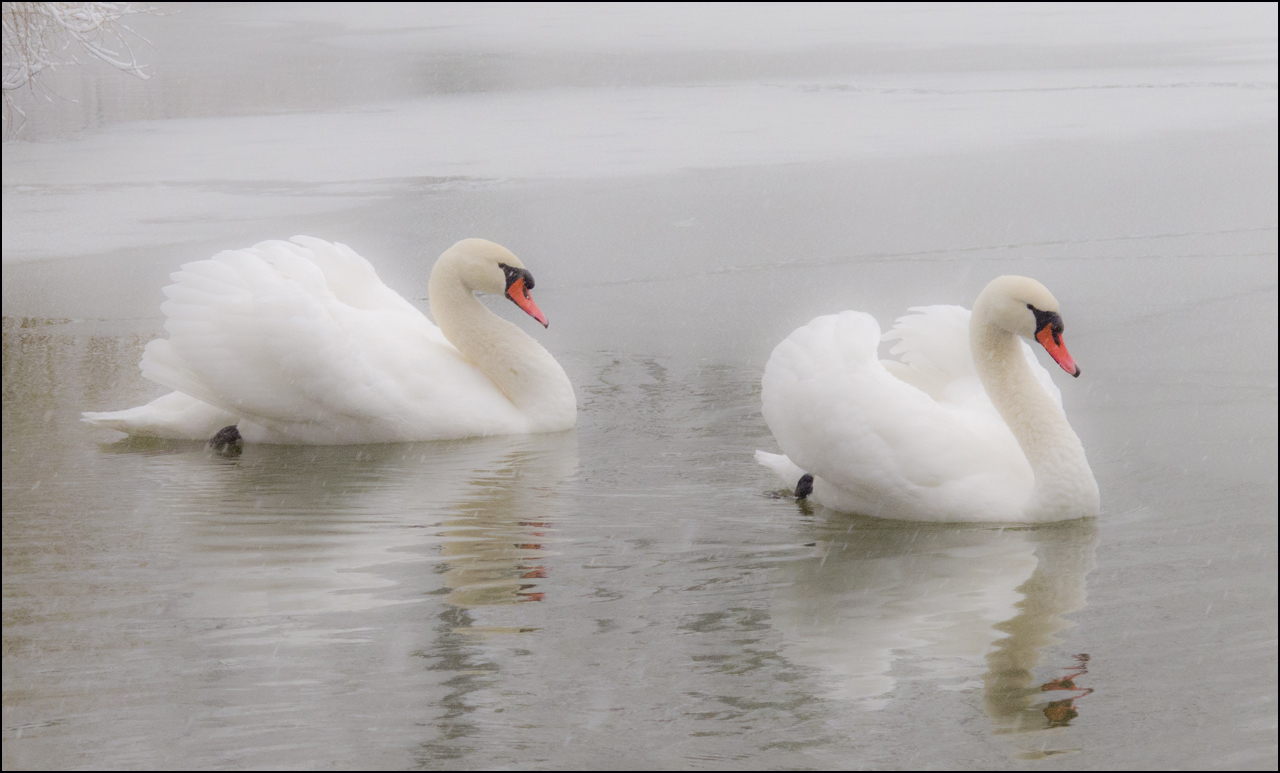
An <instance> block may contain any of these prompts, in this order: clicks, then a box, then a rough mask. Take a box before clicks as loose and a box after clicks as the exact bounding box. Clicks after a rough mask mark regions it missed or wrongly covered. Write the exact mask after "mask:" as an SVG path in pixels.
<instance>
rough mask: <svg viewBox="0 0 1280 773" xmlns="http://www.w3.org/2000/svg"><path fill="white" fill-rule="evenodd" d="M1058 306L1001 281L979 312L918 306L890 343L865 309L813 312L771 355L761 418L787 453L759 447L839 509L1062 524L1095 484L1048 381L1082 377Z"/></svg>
mask: <svg viewBox="0 0 1280 773" xmlns="http://www.w3.org/2000/svg"><path fill="white" fill-rule="evenodd" d="M1058 308H1059V307H1058V301H1057V300H1055V299H1054V297H1053V295H1052V294H1050V292H1049V291H1048V290H1047V289H1045V287H1044V285H1042V284H1040V283H1039V282H1037V281H1035V280H1034V279H1028V278H1026V277H1019V276H1002V277H998V278H996V279H994V280H992V282H991V283H990V284H988V285H987V286H986V289H984V290H983V291H982V293H981V294H980V295H979V296H978V300H977V301H976V302H975V303H974V305H973V313H972V317H971V315H970V313H969V311H967V310H966V309H963V308H960V307H959V306H925V307H919V308H914V309H912V311H915V312H917V313H916V314H912V315H908V316H905V317H902V318H901V319H899V320H898V322H897V324H896V325H895V326H894V327H893V329H892V330H890V331H889V332H888V333H887V334H886V335H885V336H884V337H883V338H884V340H896V341H897V342H898V343H897V344H896V345H895V346H894V347H893V349H892V350H891V353H893V354H899V355H901V361H900V362H896V361H881V360H880V359H878V358H877V355H876V349H877V347H878V345H879V343H880V341H881V335H880V326H879V325H878V324H876V321H875V319H874V318H872V317H871V316H870V315H869V314H864V313H861V312H856V311H846V312H843V313H841V314H835V315H831V316H825V317H818V318H817V319H815V320H813V321H812V322H810V323H809V324H807V325H805V326H804V327H802V328H800V329H798V330H796V331H795V332H794V333H792V334H791V335H790V336H788V337H787V339H786V340H785V341H783V342H782V343H781V344H779V345H778V346H777V348H776V349H774V350H773V355H772V356H771V357H770V358H769V363H768V365H766V366H765V371H764V379H763V391H762V394H761V400H762V402H763V410H764V418H765V421H766V422H768V424H769V428H770V429H771V430H773V435H774V437H775V438H776V439H777V441H778V445H779V446H781V447H782V451H783V453H784V454H785V455H778V454H769V453H765V452H763V451H757V452H756V459H757V461H759V462H760V463H761V464H763V465H764V466H766V467H769V468H770V469H772V470H774V471H775V472H776V473H777V474H778V475H779V477H781V478H782V479H783V481H784V482H785V483H786V484H787V485H788V486H789V487H792V488H797V486H798V484H800V482H801V479H802V477H803V476H805V475H806V474H808V475H812V479H811V480H805V481H804V482H803V485H799V488H798V489H797V492H796V493H797V495H798V496H803V495H805V494H806V493H808V492H807V491H806V489H808V488H809V484H811V486H812V496H813V498H814V499H815V500H816V501H817V502H818V503H820V504H822V505H825V506H827V507H830V508H832V509H835V510H841V511H845V512H854V513H859V514H862V515H869V516H876V517H882V518H898V519H903V520H915V521H970V522H974V521H998V522H1045V521H1060V520H1067V519H1072V518H1081V517H1084V516H1092V515H1097V513H1098V505H1099V498H1098V484H1097V482H1096V481H1095V480H1094V477H1093V471H1092V470H1091V469H1090V468H1089V462H1088V461H1087V460H1086V459H1085V454H1084V448H1083V447H1082V446H1081V444H1080V439H1079V438H1078V437H1077V436H1076V433H1075V432H1074V431H1073V430H1072V429H1071V425H1070V424H1068V423H1067V417H1066V415H1065V414H1063V412H1062V396H1061V394H1060V393H1059V392H1058V389H1057V387H1055V386H1054V385H1053V381H1052V380H1051V379H1050V377H1049V373H1048V372H1047V371H1046V370H1045V369H1044V368H1043V367H1041V366H1040V364H1039V363H1038V362H1037V361H1036V358H1035V354H1034V352H1032V351H1031V347H1029V346H1027V345H1026V344H1025V343H1024V342H1022V341H1020V340H1019V338H1018V337H1019V336H1022V337H1024V338H1030V339H1034V340H1036V341H1038V342H1040V344H1041V345H1042V346H1044V348H1045V349H1046V350H1047V351H1048V352H1049V354H1050V356H1052V357H1053V359H1054V360H1055V361H1056V362H1057V363H1058V364H1059V365H1060V366H1061V367H1062V369H1063V370H1065V371H1067V372H1068V373H1070V374H1071V375H1073V376H1078V375H1080V369H1079V368H1078V367H1077V366H1076V364H1075V362H1074V360H1072V358H1071V355H1070V354H1068V353H1067V349H1066V346H1065V345H1064V344H1063V342H1062V329H1063V325H1062V318H1061V317H1059V316H1058Z"/></svg>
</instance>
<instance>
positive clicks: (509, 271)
mask: <svg viewBox="0 0 1280 773" xmlns="http://www.w3.org/2000/svg"><path fill="white" fill-rule="evenodd" d="M498 267H499V268H501V269H502V273H504V274H506V275H507V289H508V290H509V289H511V285H512V284H514V283H515V281H516V280H517V279H520V278H521V277H524V289H525V295H526V296H527V295H528V294H529V293H528V291H529V290H532V289H533V274H530V273H529V269H527V268H512V267H511V266H508V265H507V264H506V263H499V264H498Z"/></svg>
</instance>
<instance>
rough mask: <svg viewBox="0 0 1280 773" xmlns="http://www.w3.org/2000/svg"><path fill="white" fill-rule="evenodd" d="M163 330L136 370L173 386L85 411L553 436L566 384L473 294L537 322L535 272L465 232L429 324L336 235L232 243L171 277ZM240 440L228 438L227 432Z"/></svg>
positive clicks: (444, 271) (310, 428) (364, 439)
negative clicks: (503, 301)
mask: <svg viewBox="0 0 1280 773" xmlns="http://www.w3.org/2000/svg"><path fill="white" fill-rule="evenodd" d="M172 278H173V280H174V284H172V285H169V286H168V287H166V288H165V290H164V292H165V295H167V296H168V298H169V299H168V300H167V301H165V302H164V303H163V304H162V305H161V307H160V308H161V310H162V311H163V312H164V314H165V317H166V320H165V325H164V326H165V330H166V331H167V332H168V334H169V337H168V338H161V339H157V340H154V341H151V342H150V343H148V344H147V346H146V349H145V350H144V353H143V355H142V361H141V362H140V363H139V367H140V368H141V369H142V375H143V376H145V377H146V378H148V379H150V380H152V381H155V382H156V383H159V384H162V385H164V386H167V387H170V388H171V389H174V390H176V391H174V392H171V393H169V394H166V395H164V396H162V397H159V398H157V399H155V400H153V401H152V402H150V403H148V404H146V405H142V406H138V407H136V408H130V409H128V410H123V411H114V412H103V413H96V412H85V413H83V414H82V417H83V418H82V420H83V421H86V422H88V423H90V424H94V425H97V426H100V427H107V428H110V429H115V430H120V431H122V432H127V433H129V434H130V435H143V436H150V437H161V438H173V439H190V440H195V439H200V440H203V439H206V438H208V437H209V436H210V435H212V434H214V433H215V432H218V431H219V429H220V428H223V427H226V425H236V427H237V428H238V430H239V433H240V435H241V436H243V438H244V440H245V441H246V442H250V443H296V444H306V445H334V444H344V443H391V442H407V441H418V440H439V439H445V438H461V437H472V436H478V435H506V434H521V433H533V432H557V431H560V430H566V429H569V428H571V427H573V426H574V424H575V423H576V421H577V400H576V398H575V396H574V392H573V385H572V384H570V383H569V377H568V376H567V375H565V372H564V369H563V368H561V367H560V364H559V363H558V362H556V360H555V358H554V357H552V356H551V354H550V353H549V352H548V351H547V350H546V349H544V348H543V347H542V346H540V345H539V344H538V342H537V341H535V340H534V339H533V338H532V337H531V336H529V335H528V334H527V333H525V332H524V331H522V330H520V329H519V328H518V327H516V326H515V325H513V324H511V323H510V322H507V321H506V320H503V319H502V318H500V317H498V316H497V315H496V314H494V313H493V312H491V311H489V310H488V309H487V308H485V306H484V305H483V304H482V303H481V302H480V300H479V298H478V297H477V293H492V294H499V293H501V294H503V295H505V296H507V297H508V298H510V299H511V300H512V301H514V302H515V304H516V305H517V306H519V307H520V308H521V309H523V310H524V311H525V313H527V314H528V315H529V316H531V317H533V318H534V319H536V320H537V321H538V322H539V323H541V324H542V325H543V327H546V326H547V319H546V317H545V316H544V315H543V313H542V311H541V310H540V309H539V308H538V306H537V305H536V304H535V303H534V302H533V299H532V298H531V297H530V296H529V290H531V289H532V288H533V285H534V282H533V275H532V274H530V273H529V271H528V269H526V268H525V267H524V265H523V264H522V263H521V262H520V260H519V259H518V258H516V256H515V255H513V254H511V252H510V251H508V250H507V249H506V248H505V247H502V246H501V245H498V244H495V243H493V242H490V241H485V240H484V239H464V240H462V241H460V242H458V243H457V244H455V245H453V246H452V247H450V248H449V249H447V250H445V252H444V253H443V254H442V255H441V256H440V258H439V259H438V260H437V261H436V264H435V266H433V267H432V269H431V279H430V281H429V283H428V286H427V293H428V296H429V302H430V305H431V312H432V314H433V315H434V317H435V320H436V322H437V323H438V324H439V327H437V326H436V325H433V324H432V323H431V322H430V321H429V320H428V319H427V318H426V317H425V316H424V315H423V314H422V312H420V311H418V309H417V308H415V307H414V306H413V305H411V304H410V303H409V302H408V301H406V300H405V299H404V298H402V297H400V295H399V294H397V293H396V292H395V291H393V290H391V289H390V288H388V287H387V286H386V285H385V284H383V283H382V281H381V280H380V279H379V278H378V275H377V272H375V271H374V269H373V266H372V265H371V264H370V263H369V261H367V260H365V259H364V258H362V257H360V256H359V255H358V254H356V253H355V252H354V251H353V250H352V249H351V248H350V247H347V246H346V245H344V244H338V243H330V242H326V241H324V240H321V239H316V238H312V237H307V236H296V237H294V238H293V239H291V240H290V241H288V242H285V241H266V242H262V243H260V244H257V245H254V246H253V247H249V248H247V249H240V250H226V251H223V252H220V253H218V254H217V255H215V256H214V257H213V258H211V259H209V260H201V261H196V262H193V263H187V264H185V265H183V266H182V270H180V271H178V272H176V273H174V274H172ZM232 434H234V433H232Z"/></svg>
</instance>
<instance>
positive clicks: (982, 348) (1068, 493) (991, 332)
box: [969, 308, 1097, 515]
mask: <svg viewBox="0 0 1280 773" xmlns="http://www.w3.org/2000/svg"><path fill="white" fill-rule="evenodd" d="M981 311H982V310H981V309H980V308H975V309H974V313H973V317H972V321H971V323H970V327H969V338H970V348H971V350H972V352H973V360H974V366H975V367H976V368H977V371H978V377H979V378H980V379H981V380H982V385H983V386H984V387H985V388H986V391H987V395H988V396H989V397H990V398H991V403H992V405H994V406H995V408H996V410H997V411H999V413H1000V416H1001V418H1003V419H1004V422H1005V424H1007V425H1008V427H1009V430H1010V431H1011V432H1012V433H1013V436H1014V437H1015V438H1016V439H1017V441H1018V445H1019V446H1020V447H1021V448H1022V452H1023V454H1024V455H1025V456H1026V458H1027V462H1028V463H1029V464H1030V465H1031V470H1032V472H1033V473H1034V475H1035V486H1034V488H1033V490H1032V494H1031V499H1030V502H1029V503H1028V509H1029V510H1033V511H1034V510H1059V509H1062V508H1066V507H1073V506H1079V504H1080V500H1081V497H1082V496H1083V497H1086V498H1087V497H1089V496H1090V494H1089V493H1088V492H1089V491H1090V490H1092V492H1093V493H1092V495H1091V496H1092V497H1093V499H1094V500H1095V504H1094V505H1093V507H1092V512H1089V513H1081V514H1090V515H1092V514H1096V512H1097V506H1096V498H1097V483H1096V482H1095V481H1094V479H1093V472H1092V471H1091V470H1090V468H1089V464H1088V461H1087V460H1086V459H1085V456H1084V447H1083V446H1082V445H1081V443H1080V438H1079V437H1077V436H1076V433H1075V431H1074V430H1072V429H1071V425H1070V423H1068V422H1067V417H1066V414H1064V413H1063V412H1062V409H1061V408H1060V407H1059V406H1058V404H1057V403H1056V402H1055V401H1054V399H1053V398H1052V397H1050V396H1049V393H1048V392H1046V391H1045V390H1044V388H1043V387H1041V386H1040V384H1039V383H1038V382H1037V381H1036V377H1035V374H1034V373H1033V372H1032V371H1031V365H1030V363H1029V362H1028V361H1027V356H1026V354H1025V351H1024V348H1023V345H1022V341H1021V339H1020V338H1019V337H1018V336H1017V335H1015V334H1014V333H1011V332H1009V331H1008V330H1005V329H1004V328H1002V327H999V326H998V325H995V324H992V323H991V322H990V321H989V320H988V319H987V318H986V315H983V314H982V313H981ZM1085 509H1088V507H1087V503H1086V508H1085Z"/></svg>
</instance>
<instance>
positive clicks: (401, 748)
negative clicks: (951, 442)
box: [3, 5, 1277, 769]
mask: <svg viewBox="0 0 1280 773" xmlns="http://www.w3.org/2000/svg"><path fill="white" fill-rule="evenodd" d="M161 10H162V11H163V14H159V15H151V16H139V17H133V18H132V20H131V24H132V25H133V26H134V28H135V29H136V30H137V31H138V32H139V33H140V34H141V35H143V36H145V38H146V39H147V40H148V41H150V45H147V44H141V43H139V44H137V45H135V50H136V51H137V52H138V54H139V58H140V59H142V60H143V61H147V62H149V64H150V66H151V67H152V71H153V73H154V76H153V78H152V79H151V80H149V81H137V80H134V79H131V78H128V77H127V76H125V75H122V74H120V73H117V72H114V71H111V70H109V69H107V68H101V69H97V68H92V67H87V66H86V67H80V68H67V69H64V70H62V71H59V72H57V73H55V76H54V77H53V78H51V79H50V80H49V81H48V88H49V89H50V91H51V92H54V93H56V94H57V95H58V96H57V97H56V98H55V99H54V101H52V102H43V103H39V104H37V103H36V101H34V100H31V101H28V102H26V103H24V105H23V106H24V110H26V111H27V122H26V124H25V125H24V126H23V127H21V129H20V130H19V132H18V133H17V135H16V141H13V142H9V143H6V144H5V145H4V148H3V154H4V159H3V161H4V163H3V184H4V187H3V213H4V229H3V256H4V262H3V272H4V276H3V279H4V281H3V305H4V317H5V319H4V331H3V335H4V338H3V342H4V390H5V399H4V407H3V410H4V414H3V419H4V421H3V433H4V435H3V443H4V454H3V474H4V489H3V491H4V494H3V496H4V501H3V510H4V520H3V556H4V589H5V603H4V610H5V612H4V614H5V617H4V668H3V680H4V709H3V712H4V713H3V719H4V721H3V733H4V735H3V738H4V752H3V754H4V765H5V767H6V768H31V767H63V768H65V767H89V766H94V767H113V768H121V767H165V768H168V767H181V768H186V767H208V766H215V765H217V766H223V767H232V766H234V767H285V766H288V767H318V766H355V765H360V766H375V765H376V766H384V767H396V768H405V767H463V766H465V767H482V766H483V767H495V766H511V767H601V766H614V767H617V766H623V765H626V766H628V767H637V766H643V767H667V768H677V767H696V766H703V765H710V766H717V767H762V766H770V767H789V768H795V767H824V768H833V767H841V768H848V767H873V766H874V767H888V766H898V767H923V766H930V767H953V768H983V767H985V768H1022V767H1026V766H1027V765H1028V764H1030V763H1031V762H1032V761H1036V762H1035V764H1036V765H1037V766H1038V767H1049V768H1056V767H1070V768H1128V767H1132V768H1150V767H1175V766H1176V767H1199V768H1269V769H1274V767H1275V765H1276V742H1275V726H1276V649H1275V646H1276V645H1275V642H1276V577H1277V572H1276V540H1277V534H1276V531H1277V529H1276V523H1277V518H1276V508H1277V497H1276V465H1277V455H1276V442H1277V431H1276V430H1277V414H1276V384H1277V382H1276V372H1277V368H1276V356H1277V355H1276V346H1275V342H1276V338H1277V297H1276V287H1277V283H1276V273H1277V269H1276V252H1277V249H1276V226H1277V222H1276V221H1277V214H1276V213H1277V158H1276V152H1277V151H1276V148H1277V112H1276V105H1277V102H1276V83H1277V77H1276V62H1277V58H1276V32H1275V30H1276V15H1275V13H1276V12H1275V7H1274V6H1227V7H1221V6H1219V5H1213V6H1189V7H1188V6H1179V7H1161V8H1157V9H1155V10H1152V9H1151V8H1149V7H1148V6H1145V5H1144V6H1122V7H1112V6H1073V7H1064V6H1027V7H1018V8H1012V9H1001V8H993V7H966V6H961V7H952V6H943V7H938V6H905V7H870V8H866V7H861V6H858V7H835V8H828V7H826V6H813V7H801V8H793V7H789V6H788V7H773V6H764V7H727V8H726V7H721V6H705V7H704V6H699V7H689V8H671V7H658V8H650V7H649V6H642V7H632V8H622V9H619V8H611V7H589V8H577V7H560V6H535V7H525V6H516V7H513V8H503V9H501V11H495V10H494V9H492V8H486V7H483V6H443V7H441V6H423V7H415V8H410V9H407V10H406V9H397V8H394V7H392V6H364V5H360V6H356V5H351V6H344V5H337V6H295V5H263V6H247V7H241V6H235V7H230V6H200V5H194V6H174V7H170V6H161ZM135 43H136V41H135ZM72 100H74V101H72ZM297 233H305V234H310V235H313V236H318V237H321V238H325V239H330V240H335V241H341V242H344V243H346V244H349V245H351V246H352V247H353V248H354V249H356V250H357V251H358V252H360V253H361V254H363V255H364V256H365V257H367V258H369V259H370V260H371V261H372V262H373V263H374V265H375V266H376V267H377V268H378V270H379V272H380V275H381V276H382V278H383V279H384V280H385V281H386V282H387V284H388V285H390V286H391V287H392V288H394V289H396V290H398V291H400V292H401V294H403V295H404V296H405V297H406V298H409V299H410V300H413V301H415V302H417V303H418V304H419V305H420V306H421V307H422V308H424V309H425V305H426V304H425V297H426V282H427V276H428V274H429V271H430V267H431V264H432V262H433V261H434V259H435V257H436V256H437V255H438V254H439V253H440V252H441V251H442V250H443V249H444V248H446V247H447V246H448V245H450V244H452V243H453V242H454V241H456V240H458V239H460V238H463V237H467V236H482V237H484V238H488V239H492V240H495V241H498V242H500V243H502V244H504V245H506V246H507V247H509V248H511V249H512V250H513V251H514V252H515V253H516V254H517V255H519V256H520V257H521V258H522V259H523V260H524V262H525V263H526V264H527V265H528V266H529V268H530V269H531V270H532V271H533V272H534V274H535V276H536V277H537V279H538V285H537V291H536V295H537V299H538V303H539V304H540V306H541V307H542V309H543V310H544V311H545V312H546V313H547V315H548V317H549V318H550V321H551V327H550V328H549V329H548V330H546V331H541V330H538V331H536V332H535V335H537V336H538V338H539V340H540V341H542V342H543V343H544V345H546V346H547V348H548V349H549V350H550V351H552V352H553V353H554V354H556V356H557V357H558V358H559V359H560V360H561V362H562V363H563V364H564V365H565V367H566V369H567V370H568V372H569V375H570V377H571V378H572V379H573V381H574V384H575V387H576V389H577V392H578V398H579V409H580V418H579V427H578V429H577V430H575V431H573V432H571V433H566V434H562V435H554V436H540V437H523V438H521V437H514V438H490V439H477V440H468V441H457V442H450V443H428V444H409V445H399V446H359V447H339V448H302V447H273V446H250V447H249V448H248V449H247V450H246V451H245V453H244V455H243V456H242V457H240V458H239V459H238V460H225V459H217V458H213V457H210V456H208V455H207V454H206V453H205V452H204V451H203V449H202V448H200V447H199V446H198V445H196V444H181V443H161V442H145V441H120V437H121V436H120V435H119V434H118V433H112V432H109V431H105V430H101V429H96V428H93V427H89V426H86V425H84V424H81V423H79V422H78V421H77V418H78V414H79V412H80V411H82V410H111V409H117V408H123V407H128V406H132V405H136V404H138V403H140V402H143V401H145V400H148V399H150V398H151V397H154V396H156V395H158V394H160V393H162V391H164V390H163V389H162V388H160V387H158V386H157V385H154V384H151V383H149V382H147V381H145V380H143V379H142V378H141V376H140V374H139V373H138V370H137V366H136V364H137V360H138V357H139V355H140V353H141V348H142V346H143V345H144V344H145V343H146V341H148V340H150V339H151V338H152V337H155V336H156V335H160V334H162V332H163V331H162V330H161V324H162V322H163V319H162V318H161V317H160V315H159V311H158V307H159V304H160V302H161V300H163V295H162V293H161V288H162V287H163V286H164V285H165V284H166V283H167V281H168V280H167V276H168V274H169V273H170V272H172V271H174V270H176V269H177V267H178V266H179V265H180V264H181V263H183V262H186V261H189V260H197V259H202V258H206V257H209V256H210V255H212V254H214V253H215V252H217V251H219V250H221V249H225V248H231V247H242V246H248V245H250V244H253V243H255V242H257V241H260V240H262V239H268V238H287V237H289V236H292V235H294V234H297ZM1001 273H1019V274H1026V275H1029V276H1034V277H1036V278H1038V279H1040V280H1041V281H1043V282H1044V283H1045V284H1046V285H1047V286H1049V287H1050V288H1051V289H1052V290H1053V292H1054V294H1055V295H1056V296H1057V297H1058V299H1059V300H1060V301H1061V302H1062V307H1063V308H1062V313H1063V317H1064V319H1065V321H1066V323H1067V337H1068V340H1069V341H1070V347H1071V351H1072V353H1073V354H1074V355H1075V357H1076V359H1077V361H1078V362H1080V364H1081V366H1082V368H1083V375H1082V377H1081V378H1080V379H1079V380H1072V379H1069V378H1066V377H1065V375H1064V374H1061V373H1058V374H1057V380H1058V382H1059V386H1060V387H1061V388H1062V390H1063V397H1064V402H1065V405H1066V409H1067V413H1068V416H1069V417H1070V418H1071V420H1072V423H1073V426H1074V427H1075V428H1076V430H1077V432H1078V433H1079V434H1080V436H1081V439H1082V440H1083V442H1084V444H1085V448H1086V449H1087V451H1088V453H1089V458H1090V461H1091V463H1092V465H1093V468H1094V471H1095V474H1096V476H1097V478H1098V481H1099V484H1100V486H1101V489H1102V497H1103V513H1102V515H1101V516H1100V517H1099V518H1098V519H1096V520H1089V521H1085V522H1077V523H1068V524H1059V525H1056V526H1052V527H1047V528H1045V527H1042V528H1018V529H1011V528H1000V527H998V526H990V527H973V526H966V527H951V526H933V527H929V526H921V525H918V524H901V523H896V522H891V521H879V520H874V519H868V518H860V517H856V516H848V515H842V514H837V513H831V512H826V511H822V510H820V509H819V510H810V509H807V508H804V507H798V506H797V505H796V504H795V503H794V502H793V501H790V500H787V499H780V498H773V497H770V496H768V494H769V493H770V492H771V491H772V490H773V488H774V486H775V482H774V480H773V478H772V476H771V474H770V473H769V472H768V471H766V470H764V469H763V468H761V467H758V466H757V465H756V464H755V462H754V461H753V460H752V458H751V454H752V452H753V451H754V450H755V449H757V448H763V449H766V450H770V451H773V450H776V444H775V443H774V441H773V439H772V437H771V436H770V434H769V431H768V428H767V427H766V426H765V425H764V422H763V420H762V418H761V417H760V405H759V377H760V372H761V368H762V366H763V364H764V362H765V360H766V359H767V358H768V355H769V352H770V350H771V349H772V347H773V346H774V345H776V344H777V343H778V342H779V341H780V340H781V339H782V338H783V337H784V336H786V335H787V333H789V332H790V331H791V330H793V329H794V328H795V327H797V326H798V325H800V324H803V323H804V322H806V321H808V320H809V319H811V318H812V317H814V316H817V315H819V314H825V313H832V312H835V311H840V310H844V309H850V308H853V309H859V310H863V311H868V312H871V313H873V314H875V315H876V316H877V318H879V319H880V321H881V323H882V324H885V323H887V322H889V321H890V320H892V319H893V318H894V317H895V316H897V315H899V314H901V313H903V312H904V311H905V310H906V309H907V308H908V307H909V306H913V305H922V304H934V303H957V304H961V305H965V306H969V305H971V304H972V302H973V299H974V297H975V296H976V294H977V292H978V291H979V290H980V289H981V288H982V287H983V286H984V285H985V284H986V282H987V281H988V280H989V279H990V278H992V277H994V276H996V275H998V274H1001ZM492 307H493V308H494V310H495V311H497V312H498V313H500V314H503V315H504V316H508V318H510V319H512V320H513V321H517V320H520V318H521V317H522V315H520V312H519V311H518V310H517V309H514V308H510V304H506V303H494V304H492ZM526 323H527V321H520V322H518V324H526ZM528 324H529V325H530V326H529V327H528V328H527V329H530V330H532V329H533V326H532V323H528ZM1067 382H1070V383H1067Z"/></svg>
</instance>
